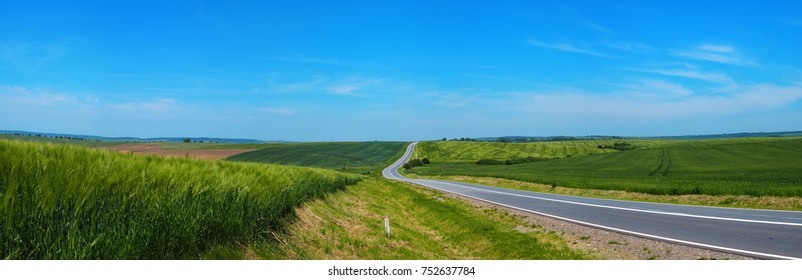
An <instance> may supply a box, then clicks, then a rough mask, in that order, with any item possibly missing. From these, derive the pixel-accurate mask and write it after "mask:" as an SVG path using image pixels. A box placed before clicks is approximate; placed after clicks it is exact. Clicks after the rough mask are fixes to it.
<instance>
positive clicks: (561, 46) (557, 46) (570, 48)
mask: <svg viewBox="0 0 802 280" xmlns="http://www.w3.org/2000/svg"><path fill="white" fill-rule="evenodd" d="M527 42H528V43H529V44H530V45H532V46H536V47H541V48H547V49H554V50H559V51H564V52H572V53H579V54H584V55H590V56H597V57H606V58H617V57H616V56H613V55H608V54H604V53H600V52H598V51H596V50H593V49H591V48H584V47H577V46H574V45H572V44H568V43H545V42H540V41H536V40H529V41H527Z"/></svg>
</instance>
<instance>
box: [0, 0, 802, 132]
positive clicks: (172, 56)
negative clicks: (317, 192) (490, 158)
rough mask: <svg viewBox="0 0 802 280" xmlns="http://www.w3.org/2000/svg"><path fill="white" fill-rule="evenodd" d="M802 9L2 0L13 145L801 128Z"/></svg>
mask: <svg viewBox="0 0 802 280" xmlns="http://www.w3.org/2000/svg"><path fill="white" fill-rule="evenodd" d="M34 2H36V3H34ZM799 3H800V2H799V1H771V2H765V1H654V2H651V1H627V2H617V1H615V2H614V1H553V2H552V1H488V2H486V3H480V2H479V1H253V2H247V1H176V2H173V1H153V2H150V1H125V2H124V1H75V2H74V3H67V1H52V2H49V1H2V2H0V30H2V32H0V129H9V130H30V131H43V132H56V133H72V134H90V135H103V136H137V137H156V136H178V137H184V136H190V137H192V136H210V137H228V138H255V139H263V140H274V139H275V140H293V141H343V140H415V139H439V138H442V137H448V138H453V137H482V136H509V135H527V136H547V135H598V134H603V135H625V136H657V135H685V134H712V133H732V132H744V131H750V132H759V131H784V130H802V4H799Z"/></svg>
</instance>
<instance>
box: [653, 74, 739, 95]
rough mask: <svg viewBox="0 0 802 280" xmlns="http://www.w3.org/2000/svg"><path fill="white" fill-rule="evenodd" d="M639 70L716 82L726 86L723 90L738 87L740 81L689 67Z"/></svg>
mask: <svg viewBox="0 0 802 280" xmlns="http://www.w3.org/2000/svg"><path fill="white" fill-rule="evenodd" d="M637 71H639V72H646V73H654V74H660V75H664V76H672V77H681V78H688V79H695V80H701V81H706V82H711V83H716V84H720V85H723V86H724V89H722V91H729V90H733V89H735V88H737V87H738V83H736V82H735V80H733V79H732V78H730V77H729V76H727V75H726V74H724V73H717V72H702V71H696V70H689V69H644V70H637Z"/></svg>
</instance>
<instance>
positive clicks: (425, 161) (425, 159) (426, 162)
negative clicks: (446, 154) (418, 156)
mask: <svg viewBox="0 0 802 280" xmlns="http://www.w3.org/2000/svg"><path fill="white" fill-rule="evenodd" d="M421 162H422V163H423V164H429V163H431V162H430V161H429V158H423V159H422V160H421Z"/></svg>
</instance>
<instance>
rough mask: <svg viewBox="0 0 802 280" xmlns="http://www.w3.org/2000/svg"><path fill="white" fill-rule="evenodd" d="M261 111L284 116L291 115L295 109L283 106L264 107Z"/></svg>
mask: <svg viewBox="0 0 802 280" xmlns="http://www.w3.org/2000/svg"><path fill="white" fill-rule="evenodd" d="M262 111H265V112H268V113H273V114H277V115H284V116H292V115H295V112H296V110H295V109H291V108H283V107H265V108H262Z"/></svg>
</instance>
